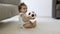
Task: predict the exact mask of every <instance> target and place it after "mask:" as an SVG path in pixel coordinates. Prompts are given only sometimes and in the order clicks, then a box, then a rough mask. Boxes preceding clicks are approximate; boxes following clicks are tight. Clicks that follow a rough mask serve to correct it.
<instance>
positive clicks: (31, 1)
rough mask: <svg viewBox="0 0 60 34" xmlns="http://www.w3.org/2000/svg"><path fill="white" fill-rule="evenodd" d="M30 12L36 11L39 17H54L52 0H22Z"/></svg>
mask: <svg viewBox="0 0 60 34" xmlns="http://www.w3.org/2000/svg"><path fill="white" fill-rule="evenodd" d="M21 1H22V2H24V3H25V4H27V6H28V10H31V11H35V12H36V13H37V15H38V16H50V17H51V16H52V0H21Z"/></svg>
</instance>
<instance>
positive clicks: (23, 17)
mask: <svg viewBox="0 0 60 34" xmlns="http://www.w3.org/2000/svg"><path fill="white" fill-rule="evenodd" d="M22 20H23V21H24V22H27V21H29V20H30V19H29V18H28V17H27V16H26V15H23V16H22Z"/></svg>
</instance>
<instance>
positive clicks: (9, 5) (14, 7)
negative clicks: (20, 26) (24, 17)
mask: <svg viewBox="0 0 60 34" xmlns="http://www.w3.org/2000/svg"><path fill="white" fill-rule="evenodd" d="M19 4H20V0H0V21H2V20H5V19H7V18H10V17H13V16H16V15H18V14H19V11H18V5H19Z"/></svg>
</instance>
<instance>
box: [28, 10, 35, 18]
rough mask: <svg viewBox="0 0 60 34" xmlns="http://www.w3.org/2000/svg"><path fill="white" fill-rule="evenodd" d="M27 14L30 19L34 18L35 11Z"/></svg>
mask: <svg viewBox="0 0 60 34" xmlns="http://www.w3.org/2000/svg"><path fill="white" fill-rule="evenodd" d="M28 16H29V17H31V19H35V18H36V13H35V12H33V11H32V12H29V13H28Z"/></svg>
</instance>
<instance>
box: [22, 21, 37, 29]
mask: <svg viewBox="0 0 60 34" xmlns="http://www.w3.org/2000/svg"><path fill="white" fill-rule="evenodd" d="M23 26H24V27H25V28H34V27H36V22H34V23H27V24H24V25H23Z"/></svg>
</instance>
